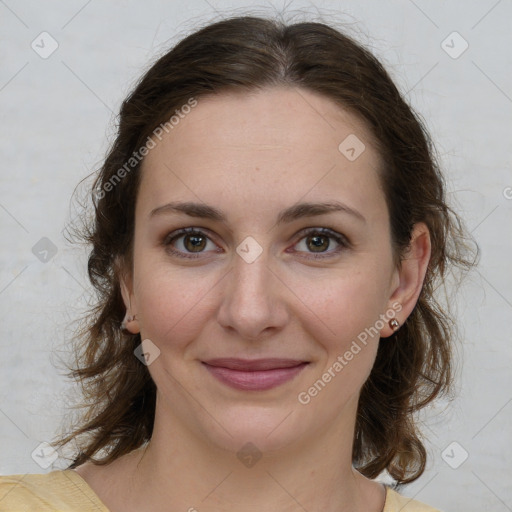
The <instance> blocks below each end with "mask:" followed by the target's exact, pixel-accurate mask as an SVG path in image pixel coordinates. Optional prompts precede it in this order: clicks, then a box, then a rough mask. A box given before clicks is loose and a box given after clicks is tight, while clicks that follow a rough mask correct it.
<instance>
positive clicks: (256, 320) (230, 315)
mask: <svg viewBox="0 0 512 512" xmlns="http://www.w3.org/2000/svg"><path fill="white" fill-rule="evenodd" d="M276 281H277V279H276V277H275V276H274V274H273V272H272V271H271V270H270V268H269V261H268V250H264V248H263V247H262V246H261V245H260V244H259V243H258V242H256V241H255V240H254V239H251V237H248V238H247V239H245V240H244V241H242V243H240V244H239V246H238V247H237V249H236V254H235V255H234V256H233V262H232V271H231V272H230V273H229V276H228V282H227V285H226V287H225V289H224V295H223V302H222V305H221V308H220V310H219V318H218V320H219V323H221V324H222V325H223V326H224V327H226V328H232V329H234V330H236V331H238V333H239V335H240V336H241V337H245V338H252V339H255V338H257V337H258V336H260V334H261V333H262V332H263V331H264V330H266V329H268V328H270V327H274V328H275V327H279V326H281V325H282V324H283V323H284V321H285V316H286V315H285V308H284V305H283V304H282V302H281V300H280V298H279V297H278V294H279V291H278V286H276V284H277V283H276Z"/></svg>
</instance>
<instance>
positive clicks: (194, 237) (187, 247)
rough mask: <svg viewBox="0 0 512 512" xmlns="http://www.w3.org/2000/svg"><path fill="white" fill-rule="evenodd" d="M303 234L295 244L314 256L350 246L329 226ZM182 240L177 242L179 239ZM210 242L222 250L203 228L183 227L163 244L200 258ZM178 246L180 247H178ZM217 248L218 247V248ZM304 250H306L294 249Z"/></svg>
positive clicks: (184, 255) (178, 253)
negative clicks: (332, 248) (333, 247)
mask: <svg viewBox="0 0 512 512" xmlns="http://www.w3.org/2000/svg"><path fill="white" fill-rule="evenodd" d="M301 234H302V235H305V236H303V237H302V238H301V239H300V240H299V242H297V243H296V244H295V246H298V245H300V244H302V247H303V248H305V252H308V253H309V254H310V255H311V256H312V257H313V258H329V257H332V256H334V255H337V254H339V253H340V252H342V251H343V250H344V249H345V248H348V247H349V246H350V244H349V242H348V240H347V239H346V238H345V237H344V236H343V235H341V234H340V233H337V232H336V231H333V230H332V229H329V228H309V229H307V230H304V231H302V232H301ZM180 239H181V241H180V242H178V243H176V242H177V241H179V240H180ZM331 240H334V242H335V243H336V244H337V245H338V247H336V248H335V249H334V250H331V251H327V249H329V248H330V247H331V245H332V243H331ZM208 242H211V244H212V246H213V247H212V248H213V250H214V252H220V251H221V250H222V249H220V250H219V249H218V247H217V246H216V244H214V243H213V242H212V241H211V239H210V237H209V236H208V235H207V234H206V233H205V232H204V231H202V230H200V229H196V228H183V229H180V230H178V231H175V232H173V233H170V234H169V235H168V236H167V237H165V239H164V241H163V245H164V246H165V248H166V249H167V250H168V251H169V252H170V253H171V254H173V255H175V256H177V257H179V258H189V259H195V258H199V257H200V255H201V254H202V253H205V252H208V251H207V250H206V248H207V246H208ZM176 246H178V248H176ZM216 248H217V249H216ZM294 252H304V251H294Z"/></svg>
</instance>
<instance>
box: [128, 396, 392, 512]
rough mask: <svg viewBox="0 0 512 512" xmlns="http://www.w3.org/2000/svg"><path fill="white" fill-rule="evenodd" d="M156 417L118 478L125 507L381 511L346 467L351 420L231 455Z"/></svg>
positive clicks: (379, 490)
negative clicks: (274, 446)
mask: <svg viewBox="0 0 512 512" xmlns="http://www.w3.org/2000/svg"><path fill="white" fill-rule="evenodd" d="M156 411H157V413H156V415H155V425H154V429H153V435H152V438H151V441H150V442H149V444H148V445H147V446H144V447H141V449H139V450H137V451H136V452H137V454H136V456H135V457H134V458H133V459H132V461H133V463H132V464H131V465H130V466H129V469H128V471H127V473H126V478H127V481H128V482H129V484H128V482H127V488H128V494H127V495H126V497H125V499H126V505H127V508H126V509H129V510H132V509H133V510H146V511H148V512H152V511H153V510H155V511H156V510H158V511H167V510H169V511H177V510H182V511H187V512H206V511H215V512H234V511H235V510H236V511H237V512H241V511H243V512H256V511H258V512H260V511H261V510H279V511H280V512H292V511H293V512H296V511H298V510H308V511H310V512H313V511H320V510H321V511H322V512H341V511H345V510H346V511H349V510H350V511H351V512H352V511H359V510H361V511H362V510H365V512H368V511H371V512H374V511H375V512H380V511H381V510H382V507H383V504H384V496H385V490H384V488H383V486H381V485H380V484H377V483H375V482H373V481H371V480H368V479H366V478H365V477H363V476H362V475H361V474H360V473H358V472H357V471H355V470H354V469H353V468H352V458H351V457H352V438H353V432H354V424H353V422H348V423H347V422H346V421H343V419H340V420H338V422H337V424H336V425H327V426H324V427H323V428H322V429H319V430H318V431H317V432H315V435H314V439H307V440H302V441H301V442H297V443H294V444H293V445H288V446H286V447H284V448H280V449H276V450H272V451H264V452H260V451H259V449H258V448H256V447H254V445H252V446H251V445H246V446H245V449H242V450H240V451H238V453H236V452H234V451H229V450H225V449H222V448H220V447H218V446H215V445H212V444H211V443H209V442H208V440H207V439H205V438H204V436H198V435H197V434H195V433H193V432H191V431H190V430H189V429H187V428H185V426H183V427H182V426H181V425H179V423H178V422H177V421H176V419H175V418H172V417H171V415H166V414H164V413H168V412H169V411H165V410H163V408H162V407H160V406H158V404H157V408H156ZM351 416H352V415H350V414H347V415H340V418H343V417H344V418H347V417H351ZM181 427H182V428H181ZM347 440H349V441H350V442H348V441H347ZM134 455H135V454H134ZM126 509H125V510H126Z"/></svg>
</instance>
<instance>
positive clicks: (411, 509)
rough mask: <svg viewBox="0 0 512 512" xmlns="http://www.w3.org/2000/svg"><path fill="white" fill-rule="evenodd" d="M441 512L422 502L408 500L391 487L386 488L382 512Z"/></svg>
mask: <svg viewBox="0 0 512 512" xmlns="http://www.w3.org/2000/svg"><path fill="white" fill-rule="evenodd" d="M399 511H400V512H441V511H440V510H439V509H437V508H433V507H430V506H429V505H425V503H422V502H421V501H417V500H414V499H412V498H406V497H405V496H402V495H401V494H398V493H397V492H396V491H394V490H393V489H391V488H390V487H386V503H385V504H384V510H383V511H382V512H399Z"/></svg>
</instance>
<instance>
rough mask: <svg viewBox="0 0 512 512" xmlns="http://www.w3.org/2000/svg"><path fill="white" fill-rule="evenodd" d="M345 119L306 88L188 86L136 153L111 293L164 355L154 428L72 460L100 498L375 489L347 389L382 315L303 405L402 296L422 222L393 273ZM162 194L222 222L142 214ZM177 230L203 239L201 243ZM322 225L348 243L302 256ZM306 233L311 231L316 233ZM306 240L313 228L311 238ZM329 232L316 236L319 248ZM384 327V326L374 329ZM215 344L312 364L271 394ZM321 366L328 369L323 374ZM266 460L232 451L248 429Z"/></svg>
mask: <svg viewBox="0 0 512 512" xmlns="http://www.w3.org/2000/svg"><path fill="white" fill-rule="evenodd" d="M350 134H356V135H357V137H358V138H359V139H360V140H361V141H363V142H364V144H365V146H366V148H365V150H364V151H363V152H362V154H361V155H360V156H359V157H358V158H357V159H356V160H354V161H349V160H348V159H347V158H346V157H345V156H344V155H343V154H342V153H341V152H340V151H339V150H338V146H339V144H340V142H342V141H343V140H344V139H345V138H346V137H347V136H348V135H350ZM374 146H375V145H374V142H373V138H372V135H371V133H370V132H369V131H368V130H367V128H366V126H365V125H364V124H363V122H362V121H361V120H360V119H359V118H358V117H356V116H354V115H353V114H351V113H348V112H347V111H345V110H343V109H341V108H340V107H339V106H337V105H335V104H334V103H332V102H331V100H329V99H327V98H325V97H323V96H320V95H317V94H315V93H312V92H308V91H305V90H303V89H293V88H281V87H278V88H268V89H265V90H263V91H259V92H255V93H251V94H248V93H243V94H233V93H230V94H224V95H219V96H216V97H208V98H200V99H199V100H198V104H197V106H196V107H195V108H194V109H192V111H191V112H190V113H189V114H188V115H187V116H185V117H184V118H183V119H181V120H180V123H179V124H178V125H177V126H175V128H174V129H173V130H172V131H171V132H170V133H169V134H167V135H165V136H164V138H163V139H162V141H161V142H159V143H158V144H157V146H156V147H155V148H154V149H152V150H151V151H150V153H149V154H148V155H147V157H146V158H145V160H144V163H143V168H142V173H143V174H142V182H141V187H140V190H139V194H138V198H137V202H136V217H135V218H136V223H135V239H134V264H133V269H125V274H124V277H123V280H122V293H123V298H124V301H125V305H126V308H127V314H128V315H134V314H136V319H135V320H132V321H129V322H128V324H127V325H128V329H129V330H130V331H131V332H133V333H139V332H140V333H141V339H142V340H146V339H150V340H151V341H152V343H154V345H156V346H157V347H158V348H159V350H160V354H159V355H158V357H156V358H155V359H154V361H152V362H151V363H150V364H149V365H148V369H149V372H150V373H151V376H152V378H153V380H154V381H155V383H156V386H157V389H158V392H157V405H156V418H155V429H154V433H153V437H152V439H151V441H150V443H149V445H148V447H147V449H146V450H144V449H143V450H141V449H139V450H136V451H134V452H132V453H130V454H128V455H126V456H124V457H121V458H119V459H117V460H116V461H115V462H114V463H112V464H110V465H108V466H104V467H99V466H94V465H92V464H91V463H86V464H84V465H82V466H80V467H79V468H78V469H77V472H78V473H79V474H80V475H81V476H82V477H83V478H84V479H86V481H87V482H88V483H89V484H90V485H91V487H92V488H93V490H95V491H96V493H97V494H98V495H99V497H100V498H101V499H102V501H103V502H104V503H105V504H106V505H107V506H108V507H109V508H110V510H111V511H113V512H115V511H117V510H119V511H121V510H123V511H131V510H145V511H147V512H152V511H167V510H169V511H177V510H182V511H189V512H193V511H194V510H197V511H198V512H203V511H216V512H219V511H226V512H228V511H229V512H231V511H235V510H236V511H244V512H253V511H254V512H255V511H261V510H280V511H283V512H291V511H299V510H300V511H303V510H304V509H306V510H308V511H310V512H317V511H323V512H340V511H341V510H347V511H348V510H350V511H352V512H353V511H356V512H357V511H365V512H368V511H370V512H379V511H381V510H382V509H383V506H384V500H385V489H384V487H383V486H382V485H381V484H378V483H376V482H374V481H371V480H369V479H367V478H365V477H363V476H362V475H361V474H360V473H359V472H357V471H356V470H354V469H353V468H352V460H351V450H352V443H353V430H354V424H355V418H356V409H357V402H358V397H359V392H360V389H361V387H362V385H363V384H364V382H365V380H366V378H367V377H368V375H369V374H370V371H371V368H372V365H373V363H374V360H375V356H376V352H377V348H378V344H379V343H386V340H385V339H384V338H386V337H388V336H389V335H391V334H392V332H393V331H392V329H391V328H390V326H389V325H388V322H387V320H386V321H385V322H383V324H384V325H383V326H382V324H380V325H379V327H380V326H382V328H380V329H379V333H378V335H376V336H374V337H373V338H369V339H368V343H367V344H366V345H365V346H363V345H361V347H362V349H361V350H360V352H358V353H357V355H354V357H353V359H352V360H350V361H349V362H348V364H346V366H344V367H343V369H342V371H339V372H337V373H336V376H335V377H334V378H332V379H331V381H330V382H329V383H328V384H326V385H325V387H324V388H323V389H322V390H321V392H319V393H318V394H317V395H316V396H314V397H312V398H311V400H310V402H309V403H308V404H306V405H304V404H301V403H300V402H299V401H298V398H297V397H298V394H299V393H300V392H303V391H307V390H308V389H309V388H310V387H311V386H312V385H313V384H314V382H315V381H317V380H318V379H319V378H321V377H322V375H323V374H324V373H325V372H327V371H328V369H329V368H330V367H332V365H333V363H334V361H336V360H337V358H338V356H340V355H343V354H345V352H346V351H347V350H349V348H350V346H351V344H352V342H353V341H354V340H355V339H357V336H358V334H360V333H361V332H363V331H364V330H365V328H369V327H371V326H374V325H376V321H377V320H378V319H379V315H382V314H386V312H389V311H390V310H391V311H393V304H395V308H396V304H399V305H400V307H401V309H400V311H399V312H397V313H396V318H397V319H398V320H399V321H400V324H402V323H403V322H404V321H405V319H406V318H407V316H408V315H409V314H410V313H411V311H412V310H413V308H414V306H415V304H416V301H417V299H418V296H419V293H420V291H421V287H422V283H423V279H424V277H425V272H426V268H427V264H428V260H429V258H430V238H429V234H428V229H427V227H426V226H425V225H424V224H422V223H420V224H417V225H416V226H415V227H414V231H413V237H412V242H411V245H410V249H409V252H408V253H407V254H406V258H405V259H404V260H403V261H402V265H401V267H400V269H398V268H396V267H395V266H394V265H393V260H392V246H391V234H390V226H389V217H388V211H387V207H386V203H385V197H384V194H383V192H382V189H381V188H380V185H379V179H378V169H379V166H380V164H381V162H380V156H379V154H378V153H377V152H376V150H375V149H374ZM328 200H337V201H341V202H343V203H345V204H346V205H348V206H350V207H351V208H353V209H355V210H357V211H359V212H360V213H361V214H362V215H363V216H364V217H365V219H366V221H365V222H362V221H360V220H358V219H357V218H356V217H354V216H351V215H349V214H346V213H342V212H333V213H327V214H323V215H320V216H314V217H313V216H310V217H306V218H301V219H296V220H294V221H292V222H290V223H283V224H282V225H276V219H277V215H278V213H279V212H280V211H281V210H282V209H284V208H286V207H289V206H292V205H294V204H295V203H297V202H305V201H308V202H324V201H328ZM171 201H194V202H199V203H206V204H208V205H212V206H214V207H216V208H218V209H220V210H222V211H223V212H224V213H225V215H226V218H227V220H226V221H225V222H219V221H215V220H211V219H202V218H194V217H189V216H187V215H184V214H178V213H168V214H161V215H156V216H154V217H153V218H150V217H149V214H150V212H151V211H152V210H153V209H154V208H157V207H159V206H162V205H165V204H167V203H169V202H171ZM185 227H195V228H197V229H201V230H202V231H203V232H204V234H206V236H207V237H208V238H207V239H206V240H203V243H204V246H201V247H203V249H202V251H203V252H199V253H194V252H193V244H192V243H191V242H190V239H187V237H186V236H181V237H180V238H178V239H176V240H174V242H173V243H172V247H173V248H174V249H175V250H178V251H181V253H182V254H183V253H185V254H189V255H190V254H192V255H198V256H199V257H198V258H197V259H187V258H180V257H178V256H175V255H172V254H171V253H170V252H169V247H166V246H165V245H164V244H163V241H164V240H165V239H166V237H167V235H169V234H171V233H174V232H176V230H178V229H180V228H185ZM322 227H328V228H331V229H332V230H334V231H335V232H337V233H340V234H342V235H344V236H345V237H346V238H347V239H348V240H349V242H350V244H349V246H347V247H342V248H341V252H336V249H337V248H338V247H339V245H338V243H337V242H336V241H335V240H334V239H332V238H327V239H325V238H323V237H322V238H321V239H320V241H321V242H322V243H321V249H320V252H321V251H322V250H323V251H324V252H323V254H324V255H325V254H326V253H327V257H325V258H323V259H315V258H314V255H315V254H318V251H319V250H318V249H317V250H316V251H315V245H314V244H313V243H312V242H311V238H308V234H307V233H306V234H304V233H301V232H302V231H303V230H304V229H306V228H322ZM317 235H318V234H317ZM248 236H251V237H253V238H254V239H255V240H256V241H257V243H258V244H259V245H260V246H261V248H262V250H263V252H262V253H261V254H260V255H259V256H258V257H257V258H256V259H255V261H253V262H252V263H248V262H247V261H245V260H244V259H243V258H242V257H241V256H240V255H239V254H238V253H237V252H236V248H237V247H238V246H239V245H240V244H241V242H242V241H244V239H245V238H246V237H248ZM308 240H309V242H308ZM327 241H329V246H328V247H326V246H327V243H326V242H327ZM379 338H383V339H380V340H379ZM214 357H240V358H246V359H255V358H265V357H283V358H293V359H301V360H305V361H309V364H308V366H307V367H306V368H305V369H304V370H303V371H302V372H301V373H300V374H298V375H297V376H296V377H294V378H293V379H292V380H291V381H288V382H286V383H284V384H282V385H280V386H278V387H276V388H273V389H270V390H266V391H250V392H249V391H240V390H234V389H232V388H229V387H227V386H226V385H224V384H222V383H220V382H218V381H217V380H216V379H215V378H214V377H212V376H211V375H210V373H209V372H208V371H207V370H206V369H205V368H204V366H203V365H202V364H201V361H204V360H207V359H210V358H214ZM331 372H332V370H331ZM247 442H251V443H252V444H253V445H255V446H256V447H257V450H258V452H259V453H261V455H262V457H261V458H260V459H259V461H258V462H257V463H256V464H255V465H253V466H252V467H247V466H245V465H244V464H242V463H241V462H240V460H239V459H238V458H237V456H236V454H237V452H239V450H240V449H241V448H242V447H243V446H244V445H245V444H246V443H247Z"/></svg>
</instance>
